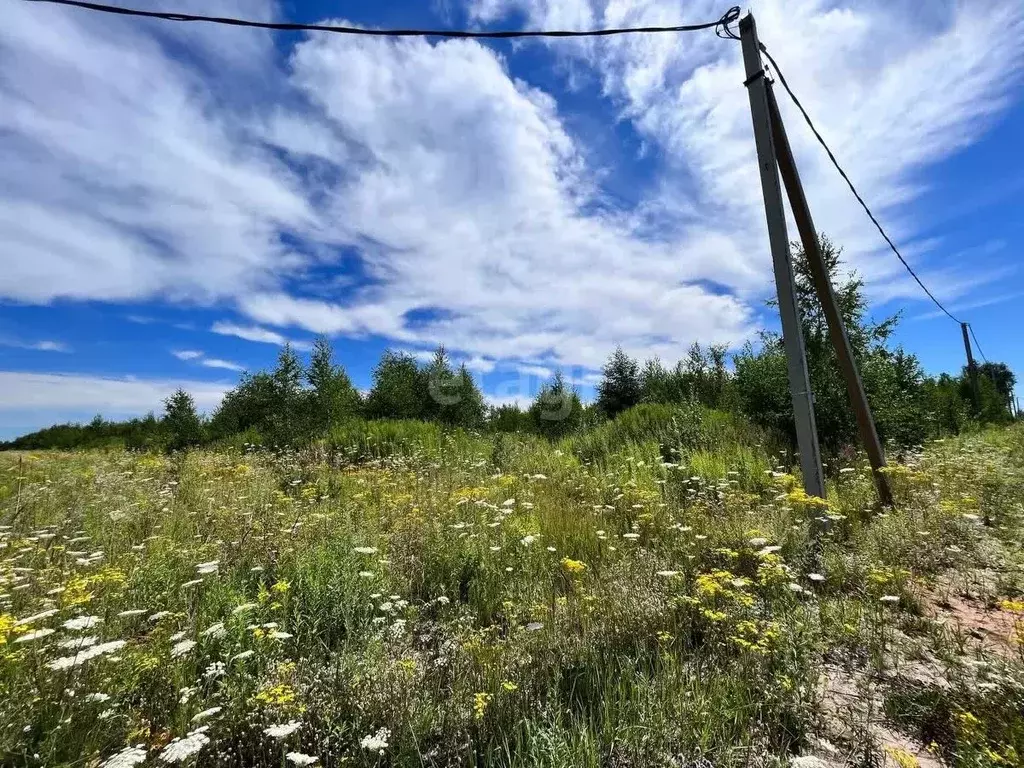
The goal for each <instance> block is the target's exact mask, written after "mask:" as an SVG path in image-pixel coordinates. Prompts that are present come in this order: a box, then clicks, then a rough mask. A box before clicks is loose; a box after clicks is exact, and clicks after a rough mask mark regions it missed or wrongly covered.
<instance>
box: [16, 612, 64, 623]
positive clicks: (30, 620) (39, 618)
mask: <svg viewBox="0 0 1024 768" xmlns="http://www.w3.org/2000/svg"><path fill="white" fill-rule="evenodd" d="M55 613H60V611H58V610H57V609H56V608H50V609H49V610H46V611H42V612H41V613H37V614H36V615H34V616H26V617H25V618H24V619H18V620H17V621H16V622H14V626H16V627H23V626H25V625H26V624H33V623H35V622H37V621H42V620H43V619H48V618H50V617H51V616H53V615H54V614H55Z"/></svg>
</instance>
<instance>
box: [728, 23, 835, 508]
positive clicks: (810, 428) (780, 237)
mask: <svg viewBox="0 0 1024 768" xmlns="http://www.w3.org/2000/svg"><path fill="white" fill-rule="evenodd" d="M740 39H741V41H742V44H743V63H744V65H745V67H746V72H747V79H746V81H745V83H744V84H745V85H746V86H747V94H748V95H749V96H750V114H751V117H752V118H753V121H754V143H755V144H756V146H757V164H758V167H759V169H760V171H761V192H762V193H763V195H764V208H765V218H766V219H767V222H768V242H769V245H770V247H771V252H772V264H773V266H774V268H775V288H776V291H777V292H778V297H779V313H780V314H781V316H782V342H783V345H784V347H785V349H786V363H787V369H788V373H789V391H790V395H791V397H792V400H793V420H794V422H795V425H796V441H797V447H798V448H799V450H800V470H801V473H802V474H803V480H804V490H805V491H806V492H807V494H808V495H810V496H817V497H819V498H822V499H823V498H825V476H824V472H823V470H822V466H821V449H820V447H819V446H818V429H817V426H816V424H815V422H814V396H813V394H812V393H811V381H810V376H808V374H807V357H806V354H805V352H804V337H803V327H802V325H801V322H800V310H799V307H798V306H797V301H796V288H795V286H794V280H793V264H792V262H791V261H790V256H789V235H788V234H787V232H786V213H785V210H784V209H783V207H782V188H781V187H780V185H779V173H778V169H777V160H776V156H775V143H774V141H773V139H772V126H771V117H770V115H771V111H770V108H769V104H768V83H767V80H766V79H765V76H764V64H763V63H762V62H761V48H760V43H759V42H758V39H757V25H756V24H755V23H754V17H753V15H751V14H747V15H746V16H745V17H744V18H743V19H741V20H740Z"/></svg>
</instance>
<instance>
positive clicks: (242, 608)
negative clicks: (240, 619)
mask: <svg viewBox="0 0 1024 768" xmlns="http://www.w3.org/2000/svg"><path fill="white" fill-rule="evenodd" d="M256 606H257V604H256V603H242V604H241V605H236V606H235V607H234V608H232V609H231V613H232V614H233V615H235V616H237V615H238V614H240V613H245V612H246V611H251V610H252V609H253V608H255V607H256Z"/></svg>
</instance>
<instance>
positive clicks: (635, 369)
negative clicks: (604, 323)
mask: <svg viewBox="0 0 1024 768" xmlns="http://www.w3.org/2000/svg"><path fill="white" fill-rule="evenodd" d="M642 394H643V388H642V385H641V378H640V366H639V364H638V363H637V361H636V360H634V359H633V358H631V357H630V356H629V355H627V354H626V353H625V352H624V351H623V350H622V347H616V348H615V351H614V352H613V353H612V355H611V357H609V358H608V362H606V363H605V365H604V371H603V376H602V378H601V382H600V383H599V384H598V385H597V407H598V408H599V409H600V410H601V412H602V413H603V414H604V415H605V416H607V417H608V418H609V419H614V418H615V417H616V416H618V415H619V414H620V413H622V412H623V411H624V410H626V409H627V408H632V407H633V406H634V405H636V404H637V403H639V402H640V398H641V396H642Z"/></svg>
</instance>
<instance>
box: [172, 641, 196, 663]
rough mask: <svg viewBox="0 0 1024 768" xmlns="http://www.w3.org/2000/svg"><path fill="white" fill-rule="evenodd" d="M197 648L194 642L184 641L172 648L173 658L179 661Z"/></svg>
mask: <svg viewBox="0 0 1024 768" xmlns="http://www.w3.org/2000/svg"><path fill="white" fill-rule="evenodd" d="M195 647H196V644H195V641H194V640H182V641H181V642H180V643H177V644H176V645H175V646H174V647H173V648H171V658H172V659H177V658H178V657H180V656H184V655H185V654H186V653H188V652H189V651H191V650H192V649H193V648H195Z"/></svg>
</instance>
